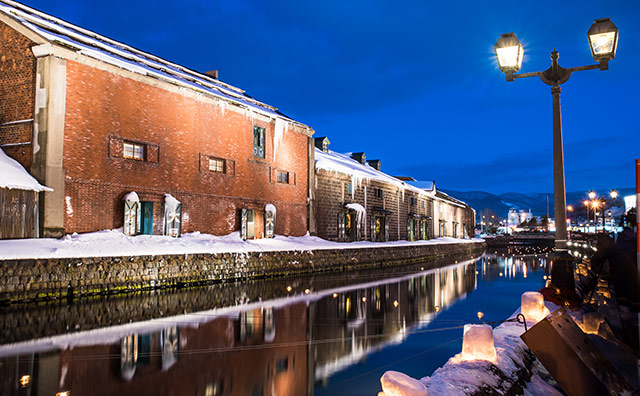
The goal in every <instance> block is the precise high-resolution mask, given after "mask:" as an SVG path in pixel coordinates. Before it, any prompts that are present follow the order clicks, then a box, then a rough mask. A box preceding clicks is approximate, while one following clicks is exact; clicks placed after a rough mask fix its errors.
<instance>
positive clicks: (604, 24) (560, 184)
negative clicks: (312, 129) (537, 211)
mask: <svg viewBox="0 0 640 396" xmlns="http://www.w3.org/2000/svg"><path fill="white" fill-rule="evenodd" d="M587 37H588V39H589V47H590V48H591V54H592V55H593V59H594V60H595V61H596V62H598V63H597V64H595V65H588V66H579V67H571V68H568V69H565V68H563V67H560V65H558V57H559V56H558V52H557V51H556V50H555V49H554V50H553V51H552V52H551V67H549V68H548V69H547V70H545V71H541V72H531V73H520V74H516V73H517V72H519V71H520V68H521V67H522V60H523V58H524V49H523V47H522V44H521V43H520V41H519V40H518V38H517V37H516V35H515V34H514V33H506V34H503V35H502V37H500V38H499V39H498V42H496V45H495V47H494V48H495V52H496V57H497V58H498V66H500V70H502V72H503V73H505V74H506V75H507V81H514V80H515V79H517V78H525V77H536V76H538V77H540V79H541V80H542V81H543V82H544V83H545V84H547V85H550V86H551V94H552V96H553V180H554V183H553V186H554V189H553V190H554V201H555V205H554V209H555V218H556V235H555V251H556V253H557V257H556V260H555V261H554V267H553V271H552V272H553V273H552V275H551V276H552V279H553V284H554V285H555V286H556V287H562V288H566V289H570V290H571V291H573V289H574V280H573V268H572V265H571V263H572V261H571V260H572V259H571V256H570V255H569V254H568V252H567V223H566V221H564V219H566V218H567V211H566V206H565V205H566V193H565V186H564V155H563V149H562V118H561V115H560V85H561V84H563V83H564V82H566V81H567V80H568V79H569V77H571V73H573V72H575V71H581V70H593V69H600V70H607V69H608V68H609V61H610V60H612V59H613V58H614V57H615V56H616V49H617V47H618V28H617V27H616V26H615V25H614V24H613V22H611V21H610V20H609V18H604V19H596V20H595V22H594V24H593V25H592V26H591V28H590V29H589V31H588V32H587ZM558 219H560V220H561V221H558Z"/></svg>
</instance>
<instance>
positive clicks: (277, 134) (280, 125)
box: [273, 118, 289, 161]
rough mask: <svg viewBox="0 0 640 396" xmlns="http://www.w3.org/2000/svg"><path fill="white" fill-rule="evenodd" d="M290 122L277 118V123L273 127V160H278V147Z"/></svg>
mask: <svg viewBox="0 0 640 396" xmlns="http://www.w3.org/2000/svg"><path fill="white" fill-rule="evenodd" d="M288 124H289V123H288V122H287V121H285V120H283V119H282V118H276V124H275V126H274V128H273V160H274V161H275V160H276V153H277V152H278V147H279V146H280V143H281V142H282V139H283V138H284V132H285V131H286V130H287V127H288Z"/></svg>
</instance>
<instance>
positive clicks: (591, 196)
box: [589, 190, 596, 200]
mask: <svg viewBox="0 0 640 396" xmlns="http://www.w3.org/2000/svg"><path fill="white" fill-rule="evenodd" d="M595 197H596V192H595V191H593V190H591V191H589V199H590V200H593V199H594V198H595Z"/></svg>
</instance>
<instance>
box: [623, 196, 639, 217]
mask: <svg viewBox="0 0 640 396" xmlns="http://www.w3.org/2000/svg"><path fill="white" fill-rule="evenodd" d="M636 206H637V198H636V196H635V195H627V196H626V197H624V212H625V213H627V212H628V211H629V210H631V209H633V208H635V207H636Z"/></svg>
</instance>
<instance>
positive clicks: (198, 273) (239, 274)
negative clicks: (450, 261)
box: [0, 242, 485, 304]
mask: <svg viewBox="0 0 640 396" xmlns="http://www.w3.org/2000/svg"><path fill="white" fill-rule="evenodd" d="M484 248H485V244H484V242H477V243H457V244H438V245H416V246H397V247H384V248H359V249H329V250H314V251H282V252H251V253H222V254H184V255H163V256H135V257H85V258H62V259H30V260H2V261H0V274H1V275H0V303H5V304H6V303H10V302H18V301H25V300H33V299H54V298H62V297H66V296H67V295H68V294H69V292H72V293H73V294H77V295H90V294H100V293H118V292H127V291H135V290H140V289H153V288H164V287H176V286H186V285H196V284H206V283H214V282H220V281H231V280H239V279H255V278H269V277H282V276H293V275H298V274H310V273H316V272H325V271H347V270H354V269H359V268H370V267H388V266H395V265H402V264H408V263H415V262H419V261H424V260H426V259H433V258H443V257H452V258H453V257H455V256H460V257H461V258H464V257H465V256H470V255H472V254H474V253H478V252H481V251H482V250H484Z"/></svg>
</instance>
